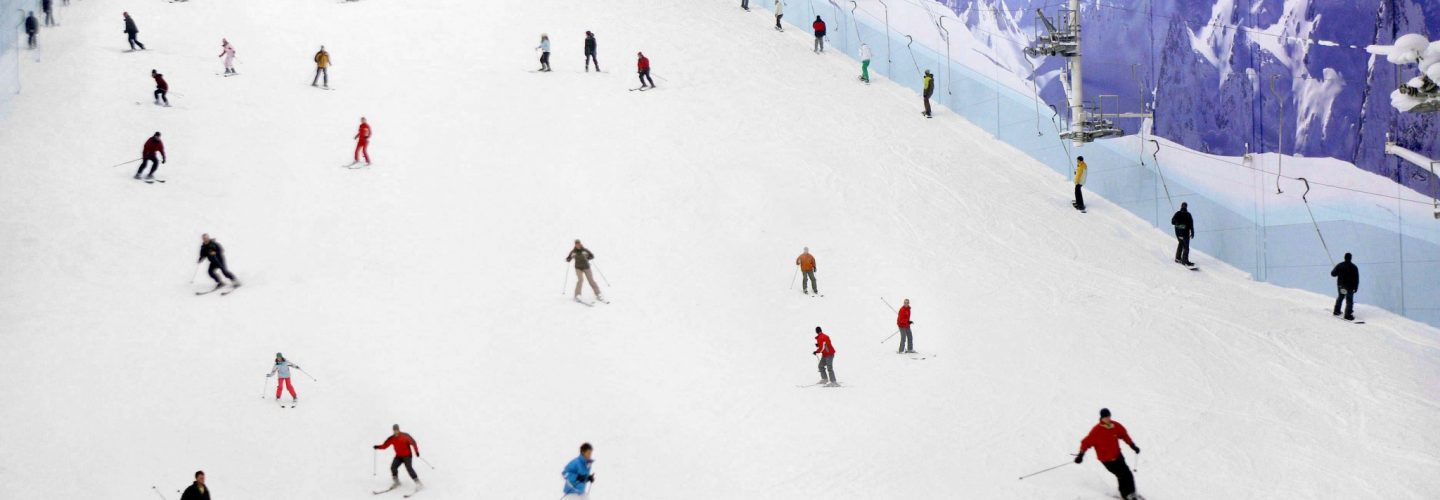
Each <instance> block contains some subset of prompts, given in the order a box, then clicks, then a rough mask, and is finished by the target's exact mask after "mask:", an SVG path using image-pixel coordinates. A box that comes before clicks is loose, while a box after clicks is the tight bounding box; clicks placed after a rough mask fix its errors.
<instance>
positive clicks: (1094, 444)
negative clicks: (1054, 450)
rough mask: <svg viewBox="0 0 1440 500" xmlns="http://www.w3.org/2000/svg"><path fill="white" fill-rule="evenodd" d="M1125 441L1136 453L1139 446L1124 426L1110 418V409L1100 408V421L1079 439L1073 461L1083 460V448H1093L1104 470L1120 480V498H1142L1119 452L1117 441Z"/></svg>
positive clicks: (1129, 499)
mask: <svg viewBox="0 0 1440 500" xmlns="http://www.w3.org/2000/svg"><path fill="white" fill-rule="evenodd" d="M1121 440H1123V441H1125V444H1128V445H1130V449H1131V450H1134V451H1135V453H1136V454H1137V455H1138V454H1139V453H1140V447H1139V446H1135V442H1134V441H1131V440H1130V434H1129V433H1128V432H1126V431H1125V426H1123V425H1120V422H1116V421H1114V420H1110V409H1109V408H1101V409H1100V423H1098V424H1095V427H1094V428H1091V429H1090V434H1088V435H1086V436H1085V439H1084V440H1082V441H1080V453H1078V454H1076V455H1075V463H1077V464H1078V463H1080V462H1082V461H1084V460H1085V450H1089V449H1090V448H1095V458H1098V459H1100V464H1101V465H1104V466H1105V470H1108V471H1110V473H1111V474H1114V475H1115V479H1116V480H1118V481H1119V482H1120V498H1122V499H1124V500H1143V499H1142V498H1141V497H1140V496H1139V495H1138V494H1136V493H1135V476H1132V475H1131V474H1130V466H1129V465H1126V464H1125V455H1122V454H1121V453H1120V444H1119V443H1118V442H1117V441H1121Z"/></svg>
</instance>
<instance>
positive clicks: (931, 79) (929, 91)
mask: <svg viewBox="0 0 1440 500" xmlns="http://www.w3.org/2000/svg"><path fill="white" fill-rule="evenodd" d="M924 82H925V93H924V97H925V113H924V114H925V117H926V118H930V117H931V114H930V96H932V95H935V75H932V74H930V70H928V69H927V70H925V80H924Z"/></svg>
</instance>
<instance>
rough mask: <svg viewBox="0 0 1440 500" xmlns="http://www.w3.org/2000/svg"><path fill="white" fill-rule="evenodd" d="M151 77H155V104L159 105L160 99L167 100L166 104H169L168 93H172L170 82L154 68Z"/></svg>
mask: <svg viewBox="0 0 1440 500" xmlns="http://www.w3.org/2000/svg"><path fill="white" fill-rule="evenodd" d="M150 78H154V79H155V104H156V105H159V104H160V101H165V105H166V106H169V105H170V97H169V96H167V95H166V94H168V93H170V84H168V83H165V75H162V74H160V72H159V71H155V70H153V69H152V70H150Z"/></svg>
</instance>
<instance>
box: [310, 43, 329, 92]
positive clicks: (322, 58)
mask: <svg viewBox="0 0 1440 500" xmlns="http://www.w3.org/2000/svg"><path fill="white" fill-rule="evenodd" d="M321 76H324V77H325V88H327V89H328V88H330V53H329V52H326V51H325V46H324V45H321V46H320V51H319V52H316V53H315V78H311V79H310V86H311V87H314V86H316V85H315V82H317V81H319V80H320V77H321Z"/></svg>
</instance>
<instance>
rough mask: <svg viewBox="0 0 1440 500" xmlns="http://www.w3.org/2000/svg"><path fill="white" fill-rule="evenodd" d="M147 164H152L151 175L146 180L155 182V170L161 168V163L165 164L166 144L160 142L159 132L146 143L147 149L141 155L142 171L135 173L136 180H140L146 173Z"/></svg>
mask: <svg viewBox="0 0 1440 500" xmlns="http://www.w3.org/2000/svg"><path fill="white" fill-rule="evenodd" d="M157 156H158V159H157ZM146 163H149V164H150V174H149V175H146V176H145V178H146V179H151V180H153V179H155V169H157V168H160V164H161V163H165V143H163V142H160V133H159V132H156V133H155V135H152V136H150V139H148V140H146V141H145V149H144V151H142V152H141V153H140V170H136V171H135V178H136V179H139V178H140V173H141V172H144V171H145V164H146Z"/></svg>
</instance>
